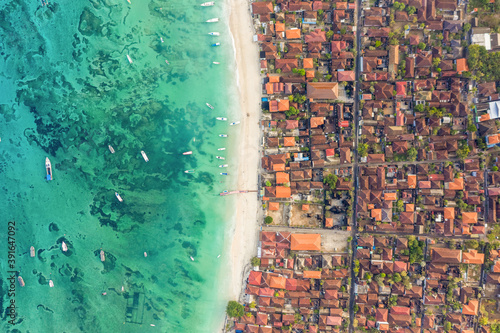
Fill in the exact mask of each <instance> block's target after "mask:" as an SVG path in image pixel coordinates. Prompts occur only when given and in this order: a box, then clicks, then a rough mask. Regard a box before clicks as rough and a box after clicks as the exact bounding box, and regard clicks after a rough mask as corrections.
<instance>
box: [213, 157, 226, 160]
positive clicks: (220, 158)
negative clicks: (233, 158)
mask: <svg viewBox="0 0 500 333" xmlns="http://www.w3.org/2000/svg"><path fill="white" fill-rule="evenodd" d="M215 157H216V158H217V159H219V160H225V159H226V158H225V157H223V156H215Z"/></svg>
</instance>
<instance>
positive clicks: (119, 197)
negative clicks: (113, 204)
mask: <svg viewBox="0 0 500 333" xmlns="http://www.w3.org/2000/svg"><path fill="white" fill-rule="evenodd" d="M115 196H116V198H117V199H118V201H120V202H123V199H122V197H121V196H120V195H119V194H118V192H115Z"/></svg>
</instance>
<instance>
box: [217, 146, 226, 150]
mask: <svg viewBox="0 0 500 333" xmlns="http://www.w3.org/2000/svg"><path fill="white" fill-rule="evenodd" d="M217 150H226V148H224V147H223V148H219V149H217Z"/></svg>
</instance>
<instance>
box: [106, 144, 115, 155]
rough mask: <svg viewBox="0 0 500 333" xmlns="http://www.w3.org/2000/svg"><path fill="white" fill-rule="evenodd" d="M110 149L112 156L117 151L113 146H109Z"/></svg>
mask: <svg viewBox="0 0 500 333" xmlns="http://www.w3.org/2000/svg"><path fill="white" fill-rule="evenodd" d="M108 149H109V151H110V152H111V154H114V153H115V149H114V148H113V147H111V145H108Z"/></svg>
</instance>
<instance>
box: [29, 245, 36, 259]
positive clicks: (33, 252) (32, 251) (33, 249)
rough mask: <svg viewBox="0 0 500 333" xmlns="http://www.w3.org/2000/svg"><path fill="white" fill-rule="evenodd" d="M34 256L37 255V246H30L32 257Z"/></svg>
mask: <svg viewBox="0 0 500 333" xmlns="http://www.w3.org/2000/svg"><path fill="white" fill-rule="evenodd" d="M34 256H35V247H34V246H32V247H30V257H32V258H33V257H34Z"/></svg>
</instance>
